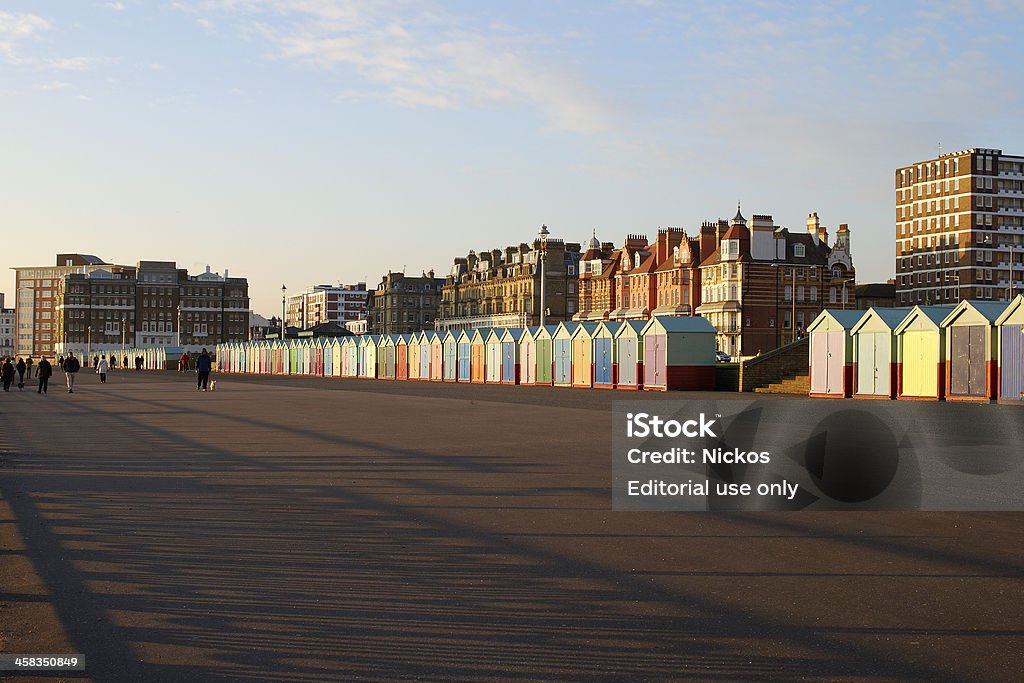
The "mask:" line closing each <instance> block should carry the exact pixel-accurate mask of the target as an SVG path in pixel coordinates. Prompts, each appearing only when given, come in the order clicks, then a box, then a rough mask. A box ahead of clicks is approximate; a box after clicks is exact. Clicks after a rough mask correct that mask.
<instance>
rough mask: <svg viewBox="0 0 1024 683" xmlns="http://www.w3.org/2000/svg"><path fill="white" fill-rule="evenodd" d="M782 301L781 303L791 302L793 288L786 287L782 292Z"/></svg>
mask: <svg viewBox="0 0 1024 683" xmlns="http://www.w3.org/2000/svg"><path fill="white" fill-rule="evenodd" d="M782 299H783V301H792V300H793V287H792V286H791V285H786V287H785V288H784V289H783V290H782Z"/></svg>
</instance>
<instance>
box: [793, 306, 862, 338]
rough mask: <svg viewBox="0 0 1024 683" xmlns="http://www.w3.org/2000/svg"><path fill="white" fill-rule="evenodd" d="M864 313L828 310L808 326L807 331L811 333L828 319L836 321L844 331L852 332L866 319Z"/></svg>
mask: <svg viewBox="0 0 1024 683" xmlns="http://www.w3.org/2000/svg"><path fill="white" fill-rule="evenodd" d="M864 313H865V312H864V311H856V310H855V311H844V310H842V309H836V308H826V309H825V310H823V311H822V312H821V313H819V314H818V316H817V317H816V318H815V319H814V320H812V321H811V324H810V325H808V326H807V331H808V332H810V331H811V330H812V329H814V328H816V327H817V326H818V325H820V324H821V321H823V320H825V319H826V318H831V319H832V320H835V321H836V322H837V323H839V325H840V327H842V328H843V329H844V330H851V329H853V327H854V325H856V324H857V323H859V322H860V319H861V318H863V317H864Z"/></svg>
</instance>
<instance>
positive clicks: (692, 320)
mask: <svg viewBox="0 0 1024 683" xmlns="http://www.w3.org/2000/svg"><path fill="white" fill-rule="evenodd" d="M652 327H662V328H664V330H665V331H666V332H710V333H711V334H714V333H715V326H714V325H712V324H711V322H710V321H708V319H707V318H703V317H701V316H699V315H679V316H675V315H673V316H661V315H659V316H654V317H653V318H651V319H650V320H649V321H647V324H646V325H644V328H643V330H642V334H647V330H648V329H650V328H652Z"/></svg>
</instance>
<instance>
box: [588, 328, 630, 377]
mask: <svg viewBox="0 0 1024 683" xmlns="http://www.w3.org/2000/svg"><path fill="white" fill-rule="evenodd" d="M623 324H624V323H622V322H614V321H605V322H602V323H599V324H598V326H597V329H596V330H594V335H593V336H594V387H595V388H597V389H613V388H614V387H615V382H616V381H617V380H618V364H617V363H616V362H615V335H616V333H617V332H618V331H619V329H620V328H621V327H622V325H623Z"/></svg>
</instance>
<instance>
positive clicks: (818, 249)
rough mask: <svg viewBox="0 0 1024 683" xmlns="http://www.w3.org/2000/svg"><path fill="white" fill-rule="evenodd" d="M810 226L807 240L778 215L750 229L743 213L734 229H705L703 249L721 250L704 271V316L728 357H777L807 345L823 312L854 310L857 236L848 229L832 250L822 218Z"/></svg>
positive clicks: (811, 219)
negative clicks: (801, 340)
mask: <svg viewBox="0 0 1024 683" xmlns="http://www.w3.org/2000/svg"><path fill="white" fill-rule="evenodd" d="M806 225H807V230H806V232H790V231H789V230H788V229H787V228H783V227H779V226H776V225H775V222H774V220H773V219H772V217H771V216H770V215H759V214H755V215H754V216H753V219H752V220H751V222H750V225H749V226H748V224H747V220H746V219H745V218H744V217H743V215H742V214H741V213H740V211H739V209H737V211H736V215H735V216H734V217H733V219H732V220H731V221H729V222H728V224H726V223H725V222H724V221H721V220H719V221H717V222H708V223H704V224H703V225H702V226H701V243H702V244H704V245H709V244H710V243H711V242H712V241H714V242H715V243H716V244H717V246H716V248H715V249H714V251H713V252H711V253H710V254H709V255H708V256H707V258H706V259H704V260H703V261H702V262H701V265H700V271H701V304H700V305H699V306H698V307H697V309H696V311H697V313H698V314H700V315H702V316H704V317H705V318H707V319H708V320H709V321H710V322H711V324H712V325H714V326H715V329H716V330H717V344H718V348H719V349H720V350H722V351H725V352H726V353H728V354H729V355H731V356H752V355H756V354H758V353H762V352H765V351H770V350H772V349H774V348H777V347H779V346H782V345H784V344H786V343H789V342H791V341H795V340H796V339H797V338H798V337H800V336H801V335H802V334H803V330H804V328H805V326H806V325H808V324H809V323H810V322H811V321H812V320H813V319H814V318H815V316H817V315H818V313H820V312H821V310H822V309H823V308H825V307H836V308H839V307H847V306H849V307H850V308H853V303H852V301H853V293H854V289H855V284H854V276H855V272H854V267H853V259H852V256H851V252H850V231H849V228H848V227H847V225H846V224H842V225H840V226H839V229H838V230H837V231H836V238H835V242H834V243H833V244H832V246H829V244H828V230H827V228H825V226H823V225H822V224H821V222H820V220H819V218H818V214H817V213H812V214H810V215H809V216H808V218H807V224H806ZM723 229H724V232H723Z"/></svg>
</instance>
